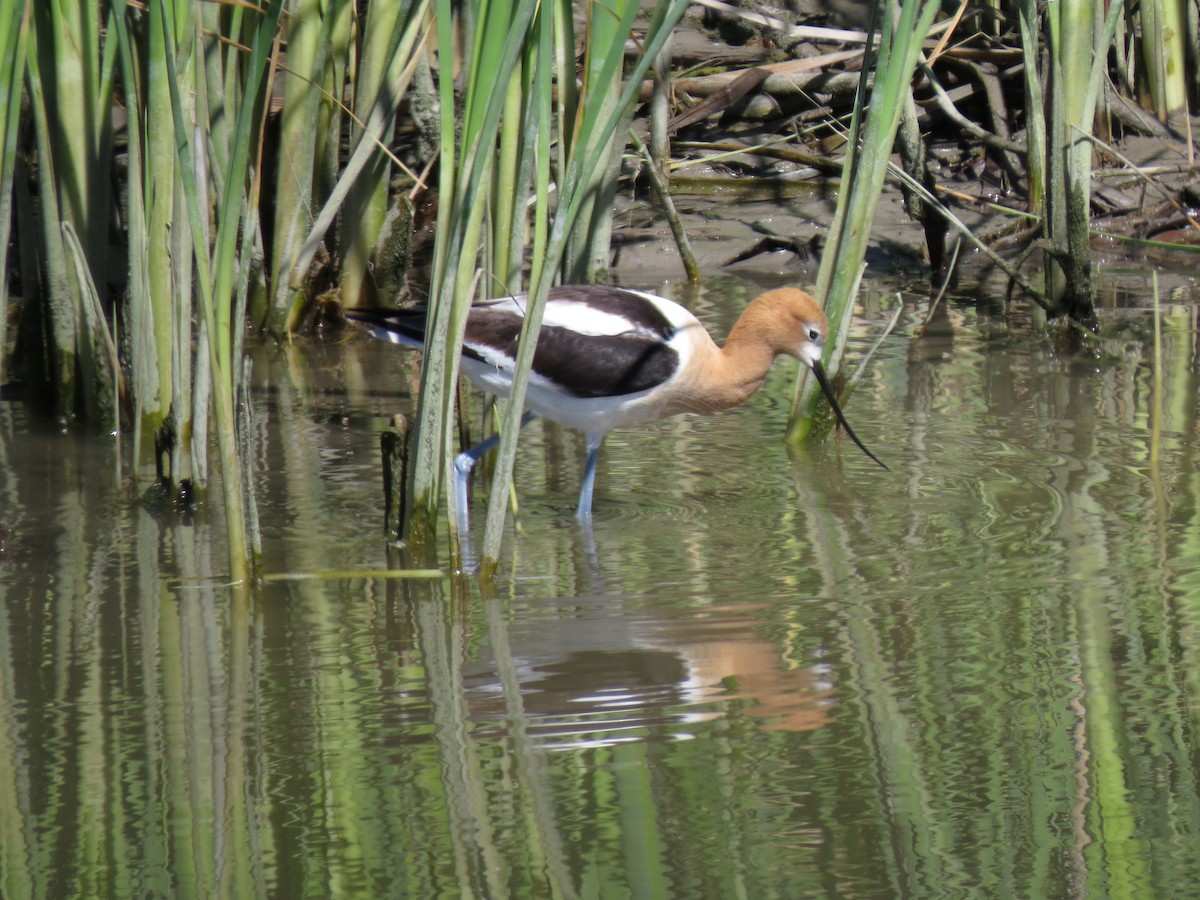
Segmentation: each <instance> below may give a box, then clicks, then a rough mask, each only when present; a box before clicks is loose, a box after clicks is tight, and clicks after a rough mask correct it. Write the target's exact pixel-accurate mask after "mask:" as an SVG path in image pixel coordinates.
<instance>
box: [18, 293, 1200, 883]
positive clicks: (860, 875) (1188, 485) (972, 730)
mask: <svg viewBox="0 0 1200 900" xmlns="http://www.w3.org/2000/svg"><path fill="white" fill-rule="evenodd" d="M753 292H754V291H753V289H751V288H748V287H746V286H743V285H739V284H738V283H735V282H732V281H728V280H726V281H722V282H720V283H718V284H715V285H714V286H713V287H711V288H710V290H709V293H708V294H707V296H706V297H705V298H704V299H703V301H702V303H701V304H700V306H701V309H702V315H703V316H704V317H705V319H706V322H707V323H708V324H709V325H710V327H711V328H712V329H713V330H714V332H717V333H724V332H725V331H726V330H727V329H728V327H729V325H730V323H731V322H732V320H733V319H734V318H736V315H737V312H738V311H739V309H740V304H741V303H742V302H744V300H745V297H746V295H747V294H752V293H753ZM894 302H895V301H894V300H892V299H889V298H887V297H874V296H872V297H869V298H868V299H867V302H866V307H867V314H866V315H865V316H864V317H863V318H862V319H861V321H860V322H859V324H858V325H857V328H858V331H857V332H856V333H855V335H854V336H853V337H852V342H851V345H850V347H849V349H848V352H847V358H849V359H857V358H861V357H862V356H863V355H864V354H865V353H866V352H867V350H868V348H870V347H871V346H872V345H873V344H874V342H875V339H876V337H877V336H878V333H879V331H880V330H881V328H882V327H883V323H885V322H887V321H888V320H889V319H890V318H891V315H892V309H891V308H889V305H890V304H892V303H894ZM1193 308H1194V307H1193V306H1192V305H1189V306H1171V307H1168V308H1166V309H1165V310H1164V316H1163V320H1162V328H1163V357H1162V359H1163V362H1162V366H1161V369H1160V371H1158V372H1157V373H1155V372H1154V371H1153V367H1152V356H1151V353H1152V340H1151V337H1152V331H1153V321H1152V318H1151V317H1150V316H1149V315H1145V314H1137V313H1134V314H1128V315H1124V316H1123V318H1120V319H1117V318H1115V317H1114V320H1113V322H1112V323H1111V325H1110V327H1109V328H1108V329H1107V330H1106V332H1105V335H1104V337H1103V338H1102V339H1101V340H1100V341H1099V342H1098V343H1097V345H1096V346H1095V347H1094V348H1091V349H1089V350H1088V351H1087V352H1086V353H1083V352H1080V353H1066V352H1064V351H1062V350H1061V349H1059V348H1058V347H1056V346H1055V345H1054V343H1053V342H1052V341H1050V340H1047V339H1044V338H1041V337H1038V336H1031V335H1030V333H1029V332H1028V331H1027V330H1025V329H1024V328H1021V329H1016V330H1015V331H1016V332H1017V333H1015V334H1014V329H1012V328H1010V327H1009V325H1008V324H1007V323H1006V322H1005V321H1003V320H1002V319H1000V318H998V317H996V316H995V315H993V312H992V311H990V310H988V309H984V308H982V307H979V306H977V305H976V304H975V303H974V302H973V301H968V302H963V301H957V302H951V303H949V304H948V305H946V306H945V307H944V308H943V309H942V311H941V312H940V313H939V315H938V317H937V318H936V319H934V320H933V321H931V322H930V323H929V324H928V325H926V324H925V309H924V306H923V305H921V304H913V305H912V306H911V308H909V309H906V310H905V311H904V313H903V314H902V317H901V320H900V327H899V329H898V330H897V331H896V332H895V333H893V334H892V335H891V336H890V337H888V338H887V339H886V340H885V341H884V343H883V344H882V346H881V347H880V349H879V350H878V352H877V353H876V355H875V357H874V358H873V360H872V362H871V365H870V367H869V368H868V369H867V371H866V372H865V374H864V378H863V379H862V380H861V381H860V382H859V384H858V387H857V389H856V391H855V393H854V394H853V396H852V397H851V398H850V401H849V403H848V404H847V416H848V417H849V418H850V421H851V422H852V423H853V424H854V426H855V429H856V431H858V432H859V434H860V436H861V437H862V438H863V440H864V441H865V442H866V443H867V445H868V446H870V447H872V448H873V449H875V450H876V451H877V452H878V454H879V455H880V457H881V458H883V459H884V460H885V461H886V462H887V463H888V465H889V466H890V467H891V470H892V471H891V472H890V473H884V472H881V471H879V470H878V469H877V468H876V467H875V466H874V465H873V464H872V463H871V462H870V461H869V460H867V459H865V458H864V457H863V456H862V455H861V454H860V453H859V452H858V451H857V450H856V449H855V448H854V447H853V446H851V445H850V444H849V443H848V442H846V441H841V442H839V441H838V439H837V438H836V437H835V438H831V439H830V440H827V441H826V442H824V443H823V444H821V445H819V446H816V447H814V448H811V449H810V450H808V451H806V452H805V453H803V454H802V455H801V456H798V457H797V458H796V459H794V460H791V461H789V459H788V457H787V454H786V452H785V450H784V448H783V447H782V444H781V441H780V435H781V434H782V432H783V428H784V423H785V421H786V416H787V406H788V399H789V389H790V384H789V381H790V372H788V371H785V370H784V368H783V367H780V368H779V370H778V371H776V372H774V373H773V374H772V376H771V379H770V380H769V382H768V385H767V387H766V389H765V390H764V392H763V393H762V394H760V395H758V396H757V397H756V398H754V400H753V401H752V402H751V403H750V404H749V405H748V406H747V407H745V408H743V409H740V410H736V411H732V412H729V413H726V414H722V415H719V416H714V417H710V418H702V419H675V420H671V421H668V422H665V423H662V424H661V425H659V426H657V427H655V428H650V429H644V430H637V429H635V430H630V431H626V432H618V433H617V434H615V435H613V436H612V438H610V440H609V441H608V443H607V444H606V449H605V455H604V457H603V458H602V461H601V467H602V472H601V480H600V482H599V485H598V491H599V492H598V496H597V501H596V516H595V521H594V523H593V526H592V528H591V529H590V531H585V530H582V529H581V528H580V527H579V526H578V525H577V524H576V523H575V520H574V516H573V507H574V501H575V494H576V490H577V487H578V483H579V482H578V479H579V477H580V474H581V467H582V461H583V453H582V440H581V438H579V437H578V436H577V435H573V434H570V433H567V432H563V431H561V430H559V429H557V428H555V427H554V426H552V425H550V426H548V425H544V424H542V425H537V426H532V427H531V428H530V429H528V431H529V434H528V435H526V436H525V437H524V443H523V445H522V446H523V454H522V457H521V460H520V462H519V466H518V471H517V476H516V477H517V484H518V486H519V488H520V496H521V508H520V513H519V515H518V516H517V519H516V523H515V525H514V526H513V529H512V531H511V533H510V535H509V538H508V541H507V543H506V550H505V552H506V554H507V557H506V559H505V560H504V561H503V574H502V576H501V577H500V578H499V579H497V581H496V582H495V584H494V588H493V592H492V593H489V594H486V595H485V594H481V593H480V591H479V589H478V587H476V586H475V585H473V584H471V583H469V582H465V581H456V580H451V579H448V578H447V579H440V580H432V581H429V580H426V581H398V580H385V579H380V578H369V577H362V578H338V579H321V578H310V579H308V580H303V581H291V582H277V583H270V584H268V585H266V586H265V587H264V588H263V589H261V590H260V591H258V592H257V593H255V594H253V595H252V596H250V597H249V598H245V597H242V598H239V597H238V596H237V595H236V594H235V593H234V592H232V591H230V590H229V589H228V588H227V587H226V586H225V585H224V582H223V579H224V572H225V569H226V567H225V564H224V562H223V561H222V560H221V559H220V551H219V550H218V549H216V548H220V547H221V546H222V542H221V540H220V533H219V528H220V521H221V520H220V516H219V515H214V514H213V513H212V511H211V510H206V509H204V508H203V507H202V508H201V509H200V511H199V513H198V515H197V516H196V518H195V520H194V521H192V522H191V523H189V524H186V525H185V524H182V523H180V522H179V521H177V520H176V519H174V518H173V517H170V516H164V515H161V514H158V513H156V512H154V511H153V510H151V509H149V508H147V507H146V506H143V505H141V504H139V503H137V502H136V501H135V500H132V499H130V496H129V495H128V493H127V488H126V487H125V486H122V485H116V484H114V483H113V479H112V477H111V473H112V471H113V470H114V467H115V461H114V458H113V453H114V450H113V447H112V445H111V443H109V442H106V441H105V440H103V439H102V438H99V437H95V436H83V435H74V434H69V435H62V434H58V433H48V432H46V431H44V430H40V429H39V428H38V427H35V426H33V425H31V424H30V422H29V421H28V420H27V419H26V418H25V413H24V411H23V409H22V408H21V407H19V406H17V405H16V404H14V403H0V472H2V473H3V481H2V482H0V526H2V528H3V531H2V532H0V535H2V539H0V874H2V878H3V882H2V886H0V894H2V895H3V896H4V897H6V898H10V897H11V898H18V897H38V896H85V895H86V896H166V895H171V896H189V895H199V896H237V897H243V896H265V895H274V896H288V897H301V896H313V895H316V896H326V895H329V894H331V893H335V894H337V895H340V896H348V895H355V894H358V895H366V896H414V897H416V896H435V895H442V894H445V895H467V894H474V895H481V896H493V897H500V896H542V895H560V896H567V897H570V896H580V895H594V894H607V893H619V894H626V893H632V894H636V895H638V896H664V897H665V896H721V897H725V896H751V897H766V896H781V897H795V896H807V895H822V894H854V895H858V896H917V897H927V896H937V895H945V896H966V895H969V894H971V893H975V892H980V891H982V892H983V893H986V894H989V895H1015V896H1056V895H1065V894H1086V895H1104V894H1121V893H1155V894H1159V895H1162V896H1168V895H1178V894H1180V893H1181V892H1186V891H1188V890H1190V889H1191V885H1193V884H1195V883H1196V882H1197V879H1200V861H1198V860H1197V858H1196V855H1195V852H1194V848H1195V846H1196V841H1197V839H1198V838H1200V783H1198V781H1200V746H1198V744H1197V729H1196V722H1195V714H1194V709H1195V707H1196V703H1197V700H1196V697H1197V688H1198V686H1200V684H1198V678H1200V658H1198V653H1197V635H1198V634H1200V630H1198V629H1200V607H1198V605H1197V598H1198V597H1200V584H1198V582H1200V520H1198V518H1197V509H1198V508H1200V503H1198V500H1200V477H1198V474H1197V465H1196V463H1197V460H1196V422H1197V392H1196V355H1197V340H1196V334H1197V329H1196V322H1195V318H1194V313H1193ZM410 365H411V362H410V360H408V359H405V360H403V361H401V360H397V358H396V356H395V353H394V351H393V350H391V348H385V347H382V346H381V345H375V344H370V343H366V342H358V341H347V342H344V343H325V344H315V345H304V344H299V345H297V346H296V347H294V348H291V349H289V350H286V351H284V350H268V349H266V348H263V349H260V350H259V351H257V354H256V359H255V372H256V377H257V378H258V379H259V382H258V384H259V387H258V393H259V396H260V399H261V407H262V409H263V410H264V415H263V416H262V418H261V421H260V423H259V426H258V431H257V432H256V434H255V435H254V436H253V447H254V453H255V466H256V468H257V470H258V479H259V484H258V496H259V498H260V502H261V509H260V516H261V519H262V522H263V530H264V554H265V557H266V568H267V570H268V571H272V572H279V573H294V574H310V575H311V574H312V573H319V572H323V571H329V570H339V571H346V570H355V569H362V570H367V569H379V568H382V567H384V566H386V565H388V564H390V563H395V562H396V560H395V559H394V558H393V557H392V554H394V552H395V551H394V550H391V549H389V548H388V547H387V546H386V545H385V543H384V541H383V538H382V511H381V500H380V496H379V470H378V465H379V464H378V433H379V430H380V429H381V428H382V427H383V426H384V424H385V422H386V417H387V416H390V415H391V414H392V413H393V412H396V411H397V410H400V411H403V410H405V409H407V408H409V405H410V404H411V403H412V396H413V393H412V388H411V385H412V380H411V374H412V369H411V368H410ZM1156 374H1157V376H1158V378H1157V379H1156V378H1155V375H1156Z"/></svg>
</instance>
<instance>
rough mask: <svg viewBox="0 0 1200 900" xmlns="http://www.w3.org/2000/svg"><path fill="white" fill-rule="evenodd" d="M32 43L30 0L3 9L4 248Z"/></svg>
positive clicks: (0, 301)
mask: <svg viewBox="0 0 1200 900" xmlns="http://www.w3.org/2000/svg"><path fill="white" fill-rule="evenodd" d="M28 46H29V3H28V2H24V3H13V4H12V5H11V6H9V7H8V8H7V9H6V10H3V11H0V248H7V247H8V238H9V233H10V231H11V229H12V200H13V177H14V175H15V173H16V162H17V159H16V157H17V134H18V133H19V131H20V125H21V87H22V85H23V84H24V79H25V52H26V48H27V47H28ZM7 323H8V253H7V252H3V253H0V386H3V385H4V382H5V362H4V361H5V356H6V351H7V349H8V335H7V334H6V331H7Z"/></svg>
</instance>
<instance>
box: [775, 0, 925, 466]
mask: <svg viewBox="0 0 1200 900" xmlns="http://www.w3.org/2000/svg"><path fill="white" fill-rule="evenodd" d="M938 8H939V7H938V4H936V3H934V2H930V0H907V2H903V3H899V4H897V3H895V2H889V3H886V4H885V5H884V8H883V16H882V19H883V22H882V25H883V28H882V35H881V38H880V44H879V53H878V57H877V59H876V63H875V66H874V71H873V73H872V71H871V67H870V66H867V65H864V67H863V72H862V81H861V82H860V85H859V90H858V95H857V97H856V99H855V107H854V113H853V117H852V119H851V123H850V136H849V144H848V146H847V151H846V160H845V163H844V164H843V167H842V180H841V185H842V189H841V190H840V191H839V192H838V203H837V209H836V211H835V212H834V216H833V223H832V224H831V226H830V228H829V237H828V239H827V241H826V244H825V251H824V253H823V254H822V256H821V268H820V270H819V271H818V273H817V287H816V292H817V296H818V297H820V298H822V299H823V302H824V304H825V314H826V316H828V318H829V340H828V343H827V344H826V347H825V363H826V367H827V368H828V370H829V371H831V372H836V371H837V364H838V361H839V360H840V358H841V348H842V344H843V342H844V341H845V334H846V330H847V328H848V327H849V324H850V311H851V309H852V307H853V304H854V297H855V293H856V291H857V289H858V279H859V273H860V271H861V268H862V261H863V259H864V258H865V256H866V250H867V241H868V239H869V237H870V233H871V223H872V221H873V220H874V218H875V209H876V206H877V204H878V203H879V195H880V193H881V192H882V190H883V182H884V178H885V177H886V175H887V169H888V160H889V159H890V157H891V153H892V148H893V146H894V145H895V142H896V130H897V128H898V127H899V124H900V114H901V112H902V111H903V107H904V100H905V96H906V95H907V91H908V86H909V84H910V82H911V80H912V74H913V71H914V70H915V69H916V66H917V61H918V58H919V53H920V49H921V42H922V40H923V38H924V36H925V35H926V34H927V33H928V31H929V26H930V25H931V24H932V22H933V17H934V15H936V13H937V11H938ZM872 74H873V75H874V85H873V86H872V88H871V91H870V103H869V111H868V104H867V100H866V94H867V91H866V79H868V78H869V77H871V76H872ZM806 374H807V370H802V371H801V373H800V377H799V378H798V379H797V381H796V387H795V390H794V393H793V397H792V412H791V418H790V420H789V422H788V435H787V439H788V441H789V442H790V443H798V442H799V441H801V440H803V439H804V438H805V437H807V436H808V434H809V433H810V431H811V429H812V421H813V414H814V412H815V410H816V406H817V403H818V402H819V400H820V394H819V392H818V391H816V390H814V382H813V381H812V380H809V379H807V378H806V377H805V375H806Z"/></svg>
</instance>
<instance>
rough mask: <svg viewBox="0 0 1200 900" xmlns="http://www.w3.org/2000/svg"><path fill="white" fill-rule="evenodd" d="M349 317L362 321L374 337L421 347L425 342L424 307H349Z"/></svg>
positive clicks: (347, 311)
mask: <svg viewBox="0 0 1200 900" xmlns="http://www.w3.org/2000/svg"><path fill="white" fill-rule="evenodd" d="M344 312H345V314H346V318H347V319H354V320H355V321H357V322H362V323H363V325H365V326H366V327H367V331H369V332H371V334H372V335H373V336H374V337H377V338H379V339H380V340H383V341H391V342H392V343H393V344H404V345H406V346H409V347H420V346H422V345H423V344H424V343H425V317H426V314H427V310H425V309H424V308H423V307H414V308H412V309H347V310H344Z"/></svg>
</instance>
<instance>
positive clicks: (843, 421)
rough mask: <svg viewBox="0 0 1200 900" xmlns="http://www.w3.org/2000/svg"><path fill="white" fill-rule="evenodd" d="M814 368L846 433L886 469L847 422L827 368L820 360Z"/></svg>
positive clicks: (826, 396)
mask: <svg viewBox="0 0 1200 900" xmlns="http://www.w3.org/2000/svg"><path fill="white" fill-rule="evenodd" d="M812 370H813V374H814V375H816V376H817V384H819V385H821V390H822V391H823V392H824V394H825V399H826V400H828V401H829V405H830V406H832V407H833V414H834V415H835V416H837V420H838V422H840V423H841V425H842V427H843V428H845V429H846V434H848V435H850V440H852V441H854V443H856V444H858V449H859V450H861V451H862V452H863V453H865V454H867V456H869V457H871V459H873V460H874V461H875V462H876V464H877V465H879V466H880V468H883V469H886V468H887V466H885V465H884V464H883V463H882V462H880V461H879V457H878V456H876V455H875V454H874V453H872V452H871V451H870V450H868V449H867V448H866V447H865V446H863V442H862V441H860V440H859V439H858V435H857V434H855V433H854V429H853V428H851V427H850V423H849V422H847V421H846V417H845V416H844V415H842V408H841V407H840V406H838V402H837V397H835V396H834V395H833V387H832V386H831V385H830V384H829V379H828V378H826V377H825V369H824V368H823V367H822V366H821V364H820V363H819V362H815V363H813V365H812Z"/></svg>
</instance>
